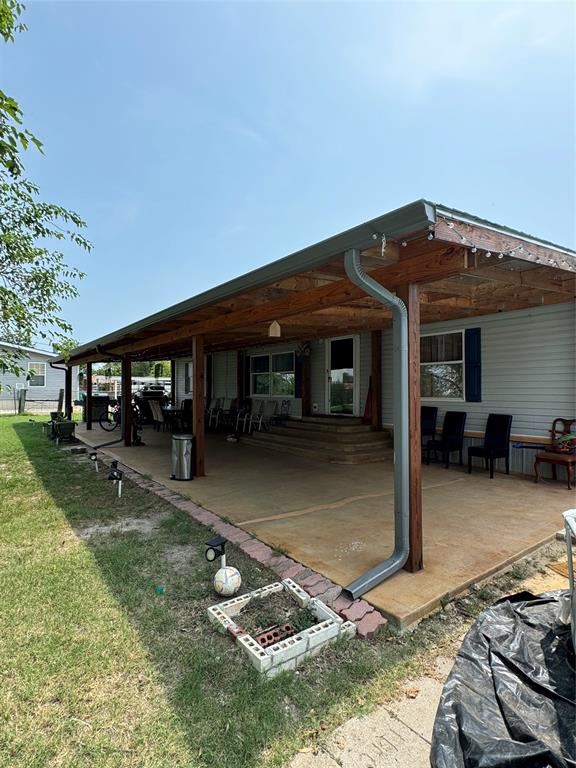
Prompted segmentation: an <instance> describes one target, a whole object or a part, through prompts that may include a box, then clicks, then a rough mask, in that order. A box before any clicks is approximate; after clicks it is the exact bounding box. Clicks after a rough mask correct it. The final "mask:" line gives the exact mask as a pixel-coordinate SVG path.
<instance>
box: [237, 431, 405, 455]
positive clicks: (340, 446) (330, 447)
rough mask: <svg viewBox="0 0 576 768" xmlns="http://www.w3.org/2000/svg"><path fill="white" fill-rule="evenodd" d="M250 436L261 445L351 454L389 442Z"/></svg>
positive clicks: (382, 447) (371, 450) (387, 445)
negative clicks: (343, 441) (342, 441)
mask: <svg viewBox="0 0 576 768" xmlns="http://www.w3.org/2000/svg"><path fill="white" fill-rule="evenodd" d="M251 438H252V439H253V440H255V441H257V442H259V443H261V444H262V445H271V444H273V445H276V446H282V445H291V446H294V447H296V448H298V447H301V448H311V449H313V450H318V451H328V452H329V453H341V454H353V453H374V452H378V451H384V450H386V449H389V448H390V447H391V446H390V443H389V442H388V441H387V440H386V439H384V440H382V441H380V442H374V441H372V442H357V443H356V442H355V443H339V442H335V441H334V442H330V441H328V440H310V439H306V440H303V439H302V438H301V437H300V436H295V437H292V438H291V437H286V436H285V435H277V434H276V433H275V432H254V433H253V434H252V436H251Z"/></svg>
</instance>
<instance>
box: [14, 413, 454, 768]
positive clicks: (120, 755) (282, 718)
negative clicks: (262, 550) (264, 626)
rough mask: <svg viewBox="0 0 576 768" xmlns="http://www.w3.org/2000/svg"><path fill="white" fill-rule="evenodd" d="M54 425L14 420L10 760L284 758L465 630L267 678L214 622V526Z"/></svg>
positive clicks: (119, 762) (247, 577) (382, 640)
mask: <svg viewBox="0 0 576 768" xmlns="http://www.w3.org/2000/svg"><path fill="white" fill-rule="evenodd" d="M41 420H42V419H41V418H40V417H36V418H35V421H36V422H37V423H36V424H32V423H30V422H29V421H28V417H26V416H24V417H1V418H0V510H1V512H0V515H1V526H0V573H1V577H0V578H1V581H0V584H1V589H2V600H1V601H0V626H2V628H3V629H2V632H1V633H0V673H1V675H2V680H1V683H0V765H1V766H10V768H19V767H21V768H24V767H25V768H40V766H42V768H44V767H45V766H50V767H52V766H65V767H66V768H76V767H77V766H99V767H101V766H102V767H103V766H110V767H111V768H112V766H114V768H119V767H122V768H123V767H124V766H146V768H156V767H160V766H165V767H166V768H177V766H210V768H227V767H228V766H229V767H230V768H243V767H248V766H263V765H270V766H276V765H282V764H283V763H284V762H285V761H286V760H288V759H289V758H290V756H291V755H292V754H293V752H294V751H295V750H296V749H298V748H299V747H301V746H303V745H304V744H306V743H310V742H311V741H312V742H313V741H315V740H317V739H319V738H320V739H321V738H322V735H323V734H324V733H326V732H327V731H328V730H329V728H330V727H332V726H333V725H335V724H337V723H338V722H340V721H341V720H342V719H343V718H344V717H346V716H348V715H350V714H353V713H356V712H358V711H361V710H362V709H363V708H367V707H369V706H371V705H372V704H373V703H374V702H377V701H380V700H385V699H386V698H389V697H391V696H393V695H394V694H395V692H396V690H397V687H398V684H399V683H400V682H401V681H402V680H403V679H404V678H405V677H406V676H407V675H409V674H410V673H414V672H419V671H421V670H422V668H423V667H424V665H425V663H426V661H427V656H426V654H425V653H424V652H423V650H422V649H424V648H427V649H429V648H430V646H431V645H432V646H433V645H434V644H436V645H437V644H438V643H442V642H443V641H444V639H445V638H446V637H447V636H448V635H450V633H452V634H454V633H455V632H459V631H461V629H462V624H461V622H462V618H461V617H460V618H455V617H458V616H459V614H458V612H453V614H451V615H452V618H451V619H449V620H448V621H439V620H437V619H432V620H430V621H428V622H424V623H423V624H421V625H420V628H419V629H418V631H417V632H414V633H412V634H410V635H407V636H406V637H403V638H398V637H395V636H394V635H392V634H391V633H387V634H386V633H385V634H384V635H383V636H381V637H379V638H378V640H376V641H374V642H371V643H366V642H361V641H358V640H354V641H352V642H349V643H345V644H342V645H338V646H334V647H332V648H330V649H328V650H327V651H326V652H325V653H324V654H322V655H321V656H320V657H318V658H317V659H315V660H313V661H311V662H309V663H308V664H307V665H305V666H304V667H302V669H301V670H300V671H299V672H298V674H291V673H286V674H284V675H282V676H280V677H278V678H276V679H274V680H270V681H267V680H265V679H262V678H260V677H259V676H258V675H257V674H256V673H255V672H254V671H253V670H252V669H251V668H250V667H249V665H248V663H247V662H246V661H245V660H244V658H243V656H242V655H241V654H240V653H239V652H238V651H237V650H236V648H235V647H234V645H233V643H232V641H231V639H230V638H228V637H223V636H220V635H218V634H217V633H216V632H215V631H214V630H213V629H212V627H211V626H210V624H209V623H208V621H207V618H206V607H207V606H208V605H210V604H211V603H213V602H215V597H214V595H213V594H212V592H211V588H210V580H211V576H212V573H213V566H210V565H209V564H207V563H206V562H205V561H204V558H203V551H204V547H203V543H204V541H205V540H206V538H207V530H206V529H205V528H203V527H202V526H200V525H198V524H196V523H195V522H193V521H192V520H191V519H190V518H189V517H188V516H187V515H186V514H185V513H183V512H180V511H177V510H175V509H174V508H173V507H171V506H170V505H168V504H167V503H165V502H164V501H162V500H161V499H159V498H157V497H156V496H155V495H153V494H150V493H147V492H146V491H143V490H141V489H139V488H137V487H135V486H133V485H132V484H130V483H129V482H128V483H125V488H124V493H123V497H122V499H121V500H117V499H116V498H115V495H114V491H113V488H112V484H111V483H109V482H108V481H107V479H106V473H105V472H100V473H99V474H96V472H95V471H94V469H93V467H92V466H91V465H90V464H89V462H88V461H86V459H85V458H83V457H74V456H71V455H69V454H68V453H67V452H66V451H65V450H58V449H56V448H55V447H54V446H53V445H52V444H50V443H49V442H48V441H47V439H46V438H45V437H44V436H43V434H42V431H41V428H40V426H39V422H40V421H41ZM121 519H124V520H128V522H129V523H130V524H131V526H132V528H134V526H138V525H139V524H140V523H141V524H142V525H143V526H144V525H145V526H148V527H150V526H152V525H154V526H156V527H155V528H154V529H153V530H144V531H142V530H134V529H133V530H130V529H129V527H128V528H127V529H126V530H125V531H124V532H121V531H118V530H115V529H114V527H113V526H114V524H115V523H118V521H119V520H121ZM89 526H91V527H92V528H91V535H88V534H89V533H90V531H88V530H87V528H88V527H89ZM98 526H99V527H98ZM229 561H230V562H231V563H232V564H234V565H238V567H239V568H240V569H241V571H242V574H243V578H244V584H245V586H246V588H248V589H254V588H256V587H258V586H261V585H263V584H265V583H268V582H270V581H273V580H276V577H275V575H274V574H272V573H269V572H266V570H265V569H262V568H260V567H257V565H256V564H254V563H253V562H252V561H250V560H249V559H248V558H246V557H244V556H243V555H242V553H241V552H239V551H238V550H235V548H234V547H230V553H229ZM157 585H162V586H164V588H165V592H164V594H157V592H156V591H155V587H156V586H157ZM445 618H446V619H448V618H449V617H448V616H445Z"/></svg>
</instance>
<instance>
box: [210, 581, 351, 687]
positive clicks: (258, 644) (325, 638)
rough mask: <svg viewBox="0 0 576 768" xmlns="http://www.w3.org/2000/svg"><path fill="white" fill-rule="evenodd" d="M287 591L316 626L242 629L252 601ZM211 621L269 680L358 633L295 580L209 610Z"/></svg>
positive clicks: (288, 625) (262, 599)
mask: <svg viewBox="0 0 576 768" xmlns="http://www.w3.org/2000/svg"><path fill="white" fill-rule="evenodd" d="M281 592H284V593H285V594H286V596H288V597H289V599H290V600H292V601H294V603H295V606H296V607H298V608H307V609H308V610H309V611H310V613H311V614H312V615H313V616H314V617H315V618H316V620H317V623H316V624H313V625H312V626H310V627H307V628H306V629H303V630H300V631H296V630H293V629H292V628H291V626H290V624H289V623H285V624H282V625H278V626H273V627H269V628H268V629H267V630H266V631H264V632H261V633H259V634H258V635H256V636H252V635H251V634H249V633H248V632H247V631H246V630H245V629H244V627H243V626H242V623H241V622H242V611H245V610H246V609H247V608H248V606H249V605H253V604H254V603H253V601H262V603H263V602H264V601H266V600H267V598H270V597H271V596H272V595H276V594H278V593H281ZM208 618H209V620H210V621H211V622H212V624H214V625H215V626H217V627H218V628H219V629H221V630H223V631H225V632H227V633H228V634H229V635H230V636H231V637H232V638H233V639H234V640H235V642H236V643H237V644H238V645H239V646H240V648H242V650H243V651H244V653H245V655H246V656H247V657H248V659H249V660H250V663H251V664H252V665H253V666H254V667H255V668H256V669H257V670H258V671H259V672H260V673H262V674H264V675H266V676H267V677H274V676H275V675H277V674H278V673H279V672H283V671H285V670H292V669H296V667H297V666H298V665H299V664H301V663H302V661H304V659H306V658H308V657H309V656H315V655H316V654H318V653H319V652H320V651H321V650H322V648H323V647H324V646H326V645H327V644H328V643H332V642H334V641H335V640H337V639H338V638H339V637H344V638H350V637H354V635H355V634H356V625H355V624H354V623H353V622H351V621H344V619H342V618H340V616H338V614H336V613H334V611H333V610H331V609H330V608H328V606H327V605H325V604H324V603H323V602H322V601H321V600H318V599H317V598H312V597H310V595H309V594H308V593H307V592H305V591H304V590H303V589H302V588H301V587H300V586H299V585H298V584H296V582H295V581H292V579H284V580H283V581H282V582H280V581H277V582H274V583H273V584H268V585H267V586H265V587H261V588H260V589H255V590H254V591H253V592H248V593H247V594H245V595H240V596H238V597H233V598H232V599H231V600H227V601H226V602H224V603H219V604H218V605H212V606H211V607H210V608H208Z"/></svg>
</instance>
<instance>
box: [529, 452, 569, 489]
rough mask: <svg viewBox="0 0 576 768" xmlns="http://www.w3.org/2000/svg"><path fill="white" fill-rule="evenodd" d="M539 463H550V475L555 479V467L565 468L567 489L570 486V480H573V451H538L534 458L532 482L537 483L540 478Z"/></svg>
mask: <svg viewBox="0 0 576 768" xmlns="http://www.w3.org/2000/svg"><path fill="white" fill-rule="evenodd" d="M540 464H550V465H551V466H552V477H553V478H554V480H557V479H558V478H557V473H556V467H565V468H566V481H567V483H568V490H571V488H572V482H573V481H574V467H576V455H575V454H573V453H553V452H552V451H544V453H538V454H537V455H536V459H535V460H534V475H535V479H534V482H535V483H537V482H538V481H539V480H540Z"/></svg>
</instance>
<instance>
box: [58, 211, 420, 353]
mask: <svg viewBox="0 0 576 768" xmlns="http://www.w3.org/2000/svg"><path fill="white" fill-rule="evenodd" d="M434 222H435V215H434V206H433V204H431V203H429V202H427V201H425V200H417V201H416V202H414V203H410V204H409V205H405V206H403V207H402V208H397V209H396V210H394V211H391V212H389V213H386V214H384V215H383V216H379V217H377V218H375V219H371V220H370V221H367V222H365V223H363V224H359V225H358V226H356V227H352V229H348V230H346V231H345V232H341V233H340V234H338V235H334V236H332V237H329V238H327V239H326V240H322V241H320V242H319V243H316V244H315V245H312V246H310V247H308V248H304V249H302V250H300V251H296V252H295V253H293V254H291V255H289V256H285V257H284V258H282V259H278V260H277V261H273V262H272V263H270V264H266V265H264V266H263V267H259V268H258V269H255V270H253V271H252V272H248V273H246V274H245V275H242V276H241V277H237V278H234V279H232V280H229V281H227V282H225V283H222V284H221V285H218V286H216V287H215V288H210V289H209V290H208V291H204V292H203V293H200V294H198V295H197V296H194V297H193V298H191V299H186V300H185V301H182V302H180V303H178V304H174V305H173V306H171V307H168V308H167V309H164V310H161V311H160V312H157V313H155V314H153V315H149V316H148V317H145V318H143V319H142V320H140V321H137V322H136V323H132V324H131V325H127V326H125V327H124V328H120V329H118V330H117V331H114V332H113V333H110V334H107V335H106V336H102V337H100V338H99V339H95V340H94V341H90V342H88V343H86V344H82V345H80V346H79V347H77V348H76V349H74V350H72V352H71V353H70V357H75V358H77V357H82V355H84V354H86V353H89V352H93V350H94V349H95V347H96V346H102V347H105V346H106V345H107V344H110V343H112V342H114V341H118V340H120V339H121V338H122V337H123V336H126V335H129V334H131V333H135V332H137V331H141V330H143V329H144V328H147V327H149V326H151V325H153V324H154V323H158V322H162V321H164V320H170V319H173V318H175V317H177V316H178V315H181V314H184V313H186V312H191V311H194V310H195V309H201V308H202V307H205V306H209V305H210V304H215V303H218V302H219V301H224V300H225V299H228V298H232V297H234V296H236V295H238V294H240V293H244V292H246V291H251V290H254V289H256V288H260V287H264V286H265V285H268V284H270V283H273V282H276V281H278V280H282V279H284V278H286V277H291V276H293V275H296V274H298V273H300V272H302V271H305V270H308V269H315V268H317V267H319V266H321V265H322V264H325V263H326V262H328V261H330V260H332V259H333V258H335V257H336V256H338V255H340V254H342V253H343V252H344V251H346V250H348V249H350V248H359V249H360V250H362V249H364V248H368V247H369V246H373V245H374V241H375V240H378V239H379V237H381V236H382V235H383V234H384V235H386V238H387V239H388V240H394V239H398V238H402V237H408V236H409V235H410V234H413V233H415V232H418V231H420V230H424V229H426V228H427V227H428V226H429V225H430V224H433V223H434Z"/></svg>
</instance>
